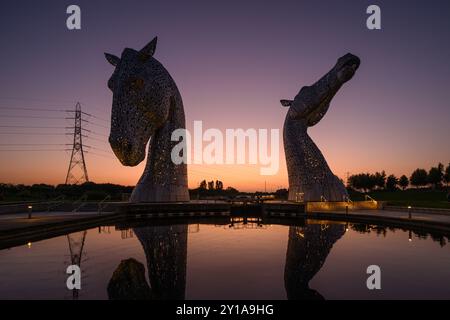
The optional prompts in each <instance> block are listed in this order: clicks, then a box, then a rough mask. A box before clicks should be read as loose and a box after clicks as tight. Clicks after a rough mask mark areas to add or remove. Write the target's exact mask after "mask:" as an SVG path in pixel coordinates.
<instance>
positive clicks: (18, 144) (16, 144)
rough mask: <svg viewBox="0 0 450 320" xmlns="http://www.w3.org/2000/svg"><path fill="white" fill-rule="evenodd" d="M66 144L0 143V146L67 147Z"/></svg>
mask: <svg viewBox="0 0 450 320" xmlns="http://www.w3.org/2000/svg"><path fill="white" fill-rule="evenodd" d="M67 145H69V144H68V143H0V146H67Z"/></svg>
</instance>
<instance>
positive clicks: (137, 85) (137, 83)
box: [130, 78, 144, 90]
mask: <svg viewBox="0 0 450 320" xmlns="http://www.w3.org/2000/svg"><path fill="white" fill-rule="evenodd" d="M130 85H131V88H132V89H134V90H142V89H144V79H142V78H133V79H131V81H130Z"/></svg>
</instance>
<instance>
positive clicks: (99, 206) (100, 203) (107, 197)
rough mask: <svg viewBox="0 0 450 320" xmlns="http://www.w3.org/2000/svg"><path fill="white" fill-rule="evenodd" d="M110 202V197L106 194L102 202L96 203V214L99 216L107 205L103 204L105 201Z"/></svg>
mask: <svg viewBox="0 0 450 320" xmlns="http://www.w3.org/2000/svg"><path fill="white" fill-rule="evenodd" d="M108 200H111V196H110V195H109V194H108V195H107V196H106V197H105V198H104V199H103V200H102V201H100V202H99V203H98V210H97V212H98V213H99V214H100V213H102V211H103V209H105V208H106V207H107V206H108V205H109V203H105V202H106V201H108Z"/></svg>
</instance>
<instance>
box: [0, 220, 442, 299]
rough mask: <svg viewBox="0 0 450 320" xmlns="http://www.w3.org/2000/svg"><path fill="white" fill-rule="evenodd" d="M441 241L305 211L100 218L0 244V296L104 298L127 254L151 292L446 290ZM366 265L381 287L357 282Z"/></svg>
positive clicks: (273, 294)
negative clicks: (264, 215)
mask: <svg viewBox="0 0 450 320" xmlns="http://www.w3.org/2000/svg"><path fill="white" fill-rule="evenodd" d="M83 239H84V242H83ZM448 241H449V239H448V238H444V237H438V236H433V235H430V234H427V233H423V234H420V235H419V234H416V233H414V232H410V231H408V230H401V229H394V228H385V227H377V226H375V225H363V224H345V223H337V222H326V221H315V220H308V222H307V223H306V224H305V225H303V226H285V225H258V224H252V223H249V224H247V225H244V224H239V223H238V224H235V225H233V226H229V225H214V224H200V225H198V224H190V225H166V226H142V227H138V228H132V229H127V230H118V229H116V228H115V227H114V226H106V227H99V228H94V229H89V230H86V231H83V232H76V233H72V234H69V235H65V236H59V237H55V238H51V239H47V240H42V241H39V242H36V243H29V244H28V245H23V246H18V247H14V248H10V249H5V250H1V251H0V299H72V298H74V296H76V297H77V298H78V299H108V290H107V287H108V283H109V282H110V280H111V277H112V275H113V273H114V271H115V270H116V269H118V266H119V264H120V263H121V261H122V260H126V259H129V258H134V259H136V260H137V261H138V262H140V263H142V265H143V266H145V276H144V277H145V278H146V281H147V282H148V284H149V287H151V295H152V296H153V298H156V299H171V298H175V299H380V298H383V299H416V298H424V299H432V298H436V299H450V245H448V244H447V243H448ZM80 255H81V270H82V288H81V290H80V291H79V292H78V294H77V295H74V292H72V291H69V290H68V289H67V288H66V279H67V276H68V275H66V274H65V270H66V268H67V266H68V265H70V264H72V263H74V262H75V263H77V262H78V261H79V260H80V259H79V257H80ZM373 264H376V265H378V266H380V268H381V286H382V289H381V290H368V289H367V287H366V279H367V277H368V274H367V273H366V269H367V267H368V266H369V265H373ZM117 272H118V274H119V273H121V272H122V273H123V272H126V271H124V269H120V270H118V271H117ZM124 288H125V286H124ZM124 290H125V289H124Z"/></svg>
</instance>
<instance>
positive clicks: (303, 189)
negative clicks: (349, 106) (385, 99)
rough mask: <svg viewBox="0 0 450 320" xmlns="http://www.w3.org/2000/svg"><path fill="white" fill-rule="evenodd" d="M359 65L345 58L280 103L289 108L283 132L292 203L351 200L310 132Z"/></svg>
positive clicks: (347, 55) (355, 61)
mask: <svg viewBox="0 0 450 320" xmlns="http://www.w3.org/2000/svg"><path fill="white" fill-rule="evenodd" d="M359 64H360V60H359V58H358V57H356V56H354V55H352V54H346V55H345V56H343V57H341V58H339V59H338V61H337V63H336V65H335V66H334V67H333V68H332V69H331V70H330V71H329V72H328V73H327V74H325V75H324V76H323V77H322V78H321V79H320V80H319V81H317V82H316V83H315V84H313V85H312V86H308V87H303V88H302V89H301V90H300V92H299V93H298V94H297V95H296V96H295V98H294V100H281V101H280V102H281V104H282V105H283V106H285V107H289V111H288V113H287V115H286V120H285V122H284V128H283V140H284V149H285V154H286V163H287V169H288V176H289V200H296V201H300V200H303V201H321V200H323V199H324V198H325V199H326V200H329V201H343V200H345V199H347V198H348V194H347V190H346V189H345V187H344V184H343V183H342V182H341V181H340V180H339V179H338V178H337V177H336V176H335V175H334V174H333V173H332V172H331V170H330V168H329V167H328V164H327V162H326V161H325V158H324V157H323V155H322V153H321V152H320V150H319V148H317V146H316V144H315V143H314V142H313V141H312V139H311V138H310V137H309V135H308V133H307V129H308V127H311V126H313V125H315V124H317V123H318V122H319V121H320V120H321V119H322V118H323V116H324V115H325V113H326V112H327V110H328V107H329V106H330V102H331V99H333V97H334V95H335V94H336V92H337V91H338V90H339V89H340V88H341V87H342V85H343V84H344V83H345V82H347V81H349V80H350V79H351V78H352V77H353V75H354V74H355V72H356V70H357V69H358V67H359Z"/></svg>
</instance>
